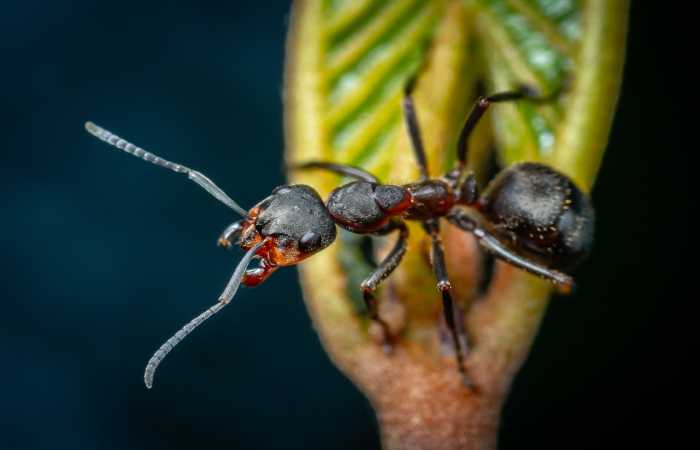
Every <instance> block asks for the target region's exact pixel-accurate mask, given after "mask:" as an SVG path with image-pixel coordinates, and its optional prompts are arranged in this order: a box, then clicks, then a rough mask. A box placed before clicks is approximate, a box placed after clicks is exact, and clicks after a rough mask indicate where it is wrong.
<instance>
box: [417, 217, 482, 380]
mask: <svg viewBox="0 0 700 450" xmlns="http://www.w3.org/2000/svg"><path fill="white" fill-rule="evenodd" d="M423 227H424V228H425V230H426V231H427V232H428V233H429V234H430V238H431V239H432V260H433V271H434V272H435V277H436V278H437V288H438V290H439V291H440V294H442V312H443V314H444V317H445V323H447V327H448V328H449V330H450V334H451V335H452V343H453V345H454V349H455V358H456V360H457V368H458V370H459V373H460V375H461V376H462V381H463V382H464V384H465V385H466V386H467V387H469V388H470V389H473V388H474V384H473V383H472V381H471V380H470V379H469V376H468V375H467V371H466V369H465V368H464V355H465V353H466V352H467V351H468V349H462V344H461V339H460V337H462V336H460V331H459V329H458V327H457V324H456V322H455V304H454V300H453V298H452V284H451V283H450V280H449V278H448V275H447V267H446V265H445V251H444V249H443V248H442V240H441V239H440V223H439V222H438V221H437V220H436V219H430V220H426V221H425V222H423ZM463 337H464V338H465V341H466V336H463Z"/></svg>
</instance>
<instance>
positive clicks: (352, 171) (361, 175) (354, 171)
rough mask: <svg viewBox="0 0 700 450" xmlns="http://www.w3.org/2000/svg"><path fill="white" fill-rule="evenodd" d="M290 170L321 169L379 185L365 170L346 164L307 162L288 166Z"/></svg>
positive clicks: (375, 178)
mask: <svg viewBox="0 0 700 450" xmlns="http://www.w3.org/2000/svg"><path fill="white" fill-rule="evenodd" d="M290 168H291V169H299V170H307V169H321V170H328V171H330V172H335V173H337V174H339V175H345V176H348V177H352V178H356V179H358V180H361V181H369V182H370V183H379V180H378V179H377V177H375V176H374V175H372V174H371V173H369V172H367V171H366V170H363V169H360V168H359V167H355V166H350V165H347V164H337V163H332V162H325V161H309V162H305V163H301V164H294V165H292V166H290Z"/></svg>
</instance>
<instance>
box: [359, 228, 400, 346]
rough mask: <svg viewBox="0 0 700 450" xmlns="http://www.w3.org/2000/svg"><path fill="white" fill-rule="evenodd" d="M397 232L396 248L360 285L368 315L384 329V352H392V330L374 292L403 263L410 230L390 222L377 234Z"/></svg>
mask: <svg viewBox="0 0 700 450" xmlns="http://www.w3.org/2000/svg"><path fill="white" fill-rule="evenodd" d="M395 230H398V231H399V239H398V240H397V241H396V244H395V245H394V248H392V249H391V251H390V252H389V254H388V255H387V256H386V257H385V258H384V260H383V261H382V262H381V263H380V264H379V266H378V267H377V268H376V269H375V270H374V272H372V273H371V274H370V275H369V276H368V277H367V278H366V279H365V280H364V281H363V282H362V284H361V285H360V289H362V297H363V298H364V300H365V306H366V307H367V313H368V314H369V316H370V319H372V320H373V321H374V322H376V323H377V324H379V326H381V328H382V334H383V339H384V350H385V351H386V352H389V351H391V330H390V329H389V325H388V324H387V323H386V322H385V321H384V320H383V319H382V318H381V317H379V308H378V305H377V297H375V295H374V291H375V290H376V289H377V287H378V286H379V284H380V283H381V282H382V281H384V279H385V278H386V277H388V276H389V275H390V274H391V272H393V271H394V269H396V267H397V266H398V265H399V263H400V262H401V259H402V258H403V255H404V254H405V253H406V241H407V239H408V228H407V227H406V224H405V223H404V222H402V221H400V220H393V221H391V222H389V224H388V225H387V226H386V227H384V228H383V229H381V230H380V231H378V232H377V233H376V234H379V235H383V234H387V233H389V232H391V231H395Z"/></svg>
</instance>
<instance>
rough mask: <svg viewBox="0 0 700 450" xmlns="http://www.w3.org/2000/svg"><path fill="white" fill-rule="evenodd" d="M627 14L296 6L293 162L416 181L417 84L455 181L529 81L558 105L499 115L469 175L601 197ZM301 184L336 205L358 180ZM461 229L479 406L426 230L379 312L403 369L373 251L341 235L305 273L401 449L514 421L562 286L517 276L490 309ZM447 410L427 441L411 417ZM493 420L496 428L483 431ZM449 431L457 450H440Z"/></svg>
mask: <svg viewBox="0 0 700 450" xmlns="http://www.w3.org/2000/svg"><path fill="white" fill-rule="evenodd" d="M628 8H629V5H628V1H627V0H468V1H459V0H391V1H390V0H306V1H297V2H295V4H294V9H293V16H292V28H291V30H290V34H289V39H288V53H287V69H286V81H285V108H286V109H285V127H286V141H287V159H288V160H290V161H308V160H328V161H334V162H341V163H349V164H353V165H357V166H361V167H363V168H365V169H367V170H370V171H372V172H373V173H375V174H376V175H377V176H379V178H380V179H381V180H382V181H384V182H391V183H406V182H410V181H414V180H415V179H416V176H417V173H418V171H417V167H416V164H415V160H414V156H413V153H412V151H411V149H410V146H409V142H408V136H407V132H406V129H405V126H404V123H403V117H402V112H401V97H402V90H403V87H404V86H405V84H406V83H407V81H408V80H409V79H410V78H411V77H413V76H416V77H417V84H416V90H415V94H414V99H415V104H416V110H417V114H418V118H419V121H420V125H421V129H422V133H423V140H424V143H425V146H426V151H427V154H428V159H429V166H430V172H431V175H433V176H440V175H442V174H443V173H444V172H445V171H446V170H447V169H449V168H450V167H451V165H452V163H453V161H454V158H455V144H456V140H457V136H458V134H459V131H460V128H461V126H462V125H463V123H464V120H465V118H466V115H467V113H468V111H469V109H470V108H471V104H472V103H473V101H474V98H475V95H476V93H477V92H478V88H479V87H480V86H481V87H483V88H484V89H485V90H486V91H487V92H489V93H493V92H497V91H501V90H507V89H512V88H515V87H518V86H520V85H523V84H526V85H528V86H530V87H533V88H536V89H537V90H539V92H540V93H542V94H543V95H549V96H551V97H552V100H551V101H548V102H538V103H532V102H525V101H522V102H518V103H516V104H499V105H496V106H494V107H493V108H492V110H491V111H490V112H489V114H487V115H486V116H485V118H484V119H483V120H482V123H481V124H480V125H479V127H478V129H477V131H476V133H475V136H473V138H472V142H471V145H470V155H469V158H470V160H469V164H470V166H471V167H472V169H473V170H474V171H475V172H476V173H477V174H482V173H484V172H485V171H484V170H482V169H483V168H484V167H485V163H486V161H487V160H488V156H489V150H490V149H492V148H494V147H495V148H496V150H497V151H498V155H499V159H500V161H501V163H502V164H503V165H504V166H505V165H508V164H511V163H513V162H516V161H522V160H534V161H540V162H543V163H546V164H549V165H551V166H553V167H556V168H558V169H559V170H561V171H563V172H564V173H566V174H568V175H569V176H571V177H572V178H573V179H574V180H575V181H576V183H577V184H579V186H580V187H581V188H582V189H584V190H586V191H588V190H590V188H591V187H592V185H593V182H594V180H595V175H596V173H597V171H598V168H599V166H600V163H601V161H602V156H603V153H604V150H605V146H606V143H607V137H608V133H609V129H610V125H611V122H612V117H613V112H614V108H615V104H616V99H617V95H618V91H619V86H620V80H621V74H622V65H623V60H624V46H625V37H626V24H627V12H628ZM290 177H291V178H292V180H293V181H294V182H300V183H305V184H309V185H312V186H314V187H315V188H316V189H318V190H319V192H321V194H322V195H327V194H328V192H330V190H331V189H333V188H334V187H336V186H338V185H339V184H340V183H342V182H343V180H342V179H340V178H339V177H336V176H332V175H328V174H325V173H320V172H308V173H291V174H290ZM482 181H486V180H483V179H482ZM444 228H445V230H444V232H443V239H444V241H445V246H446V248H447V253H448V270H449V272H450V275H451V279H452V282H453V285H454V287H455V290H456V293H457V295H458V297H459V301H460V303H461V304H462V305H463V306H464V307H465V308H467V309H468V312H467V313H466V314H465V320H466V322H467V325H468V328H469V330H470V335H471V336H472V337H473V338H474V342H475V344H474V347H473V350H472V352H471V353H470V356H469V358H468V361H467V364H468V368H469V372H470V375H471V376H472V377H473V378H474V379H475V380H476V382H477V383H478V385H479V387H480V389H481V391H480V394H479V395H471V396H470V395H465V390H464V388H463V386H461V385H460V384H459V382H458V381H457V380H458V377H457V375H456V370H455V367H454V364H453V362H452V360H451V358H450V357H449V351H450V350H449V348H448V349H447V350H446V349H445V346H444V345H442V343H441V341H440V339H439V337H438V336H439V333H438V329H439V321H440V316H441V305H440V299H439V296H438V294H437V291H436V289H435V279H434V276H433V275H432V271H431V268H430V265H429V262H428V261H427V259H426V257H425V255H426V252H425V245H426V240H425V235H424V233H423V232H422V229H421V228H420V226H415V225H412V226H411V227H410V232H411V239H410V241H409V249H408V252H407V254H406V256H405V258H404V261H403V262H402V264H401V265H400V266H399V268H398V269H397V270H396V271H395V272H394V273H393V274H392V275H391V276H390V277H389V278H388V279H387V281H386V283H385V287H384V289H383V290H382V292H381V308H380V313H381V314H382V315H383V316H384V317H385V318H386V320H388V321H389V322H391V325H392V328H394V329H395V331H396V333H397V335H398V336H399V338H398V341H397V345H396V351H395V353H394V354H393V355H392V356H390V357H388V356H387V355H384V354H383V352H382V351H381V349H380V347H379V346H378V345H377V343H376V340H374V339H373V338H372V336H373V333H372V331H373V330H372V327H370V325H369V323H368V321H367V320H366V319H365V318H363V317H362V316H361V315H359V314H358V313H357V309H358V307H357V298H358V297H357V294H358V293H359V282H360V281H361V278H362V277H363V276H366V275H368V272H369V270H370V269H369V267H368V266H367V264H366V263H365V262H364V261H363V260H362V257H361V255H362V252H361V251H359V250H358V245H359V244H358V241H357V239H353V238H352V237H341V238H340V239H338V242H337V243H336V244H335V245H334V246H332V247H331V248H329V249H327V250H325V251H324V252H322V253H320V254H318V255H315V256H314V257H312V258H310V259H309V260H308V261H307V262H305V263H303V264H302V265H301V266H300V270H301V280H302V284H303V287H304V292H305V297H306V302H307V306H308V309H309V312H310V314H311V315H312V318H313V319H314V325H315V327H316V329H317V330H318V331H319V334H320V336H321V338H322V342H323V344H324V346H325V348H326V349H327V351H328V353H329V355H330V356H331V358H332V359H333V360H334V362H335V363H336V364H337V365H338V366H339V367H340V368H341V369H342V370H343V371H344V372H345V373H346V374H347V375H348V376H349V377H350V378H351V379H352V380H353V381H354V382H355V383H356V384H357V385H358V386H359V387H360V388H361V389H362V390H363V391H364V392H365V393H366V394H367V396H368V397H369V399H370V401H371V402H372V404H373V405H374V406H375V408H376V409H377V412H378V415H379V419H380V425H381V426H382V436H383V440H384V443H385V446H387V447H396V448H399V447H409V446H411V447H415V448H442V447H444V446H445V445H447V446H448V447H449V448H471V447H463V446H461V445H458V443H457V441H459V439H461V437H463V433H466V432H467V431H468V430H469V429H471V428H470V427H473V430H472V431H473V433H477V434H478V433H487V431H488V430H491V431H490V432H491V433H492V434H493V429H495V428H496V426H495V424H497V420H498V409H499V408H498V406H499V405H500V402H501V401H502V400H503V398H504V396H505V394H506V392H507V390H508V386H509V385H510V381H511V379H512V377H513V375H514V373H515V372H516V371H517V369H518V368H519V367H520V365H521V364H522V361H523V360H524V358H525V356H526V355H527V352H528V350H529V347H530V345H531V342H532V339H533V337H534V335H535V333H536V331H537V327H538V325H539V323H540V320H541V318H542V315H543V313H544V311H545V310H546V305H547V299H548V296H549V291H550V289H549V286H548V285H547V284H546V283H543V282H541V281H540V280H538V279H535V278H533V277H531V276H529V275H527V274H524V273H523V272H521V271H518V270H515V269H513V268H510V267H509V266H505V265H498V267H497V270H496V273H495V276H494V279H493V281H492V283H491V286H490V288H489V290H488V292H487V293H486V294H485V295H484V296H483V298H482V299H478V298H477V290H476V284H477V280H478V279H479V277H480V274H481V270H482V268H481V259H480V254H479V252H478V251H477V248H476V244H475V243H474V241H473V239H472V238H471V237H470V236H468V235H465V234H464V233H462V232H458V231H456V230H454V229H452V228H451V227H444ZM391 240H393V239H392V238H388V241H391ZM380 253H381V251H380ZM363 274H364V275H363ZM353 297H354V298H355V300H354V301H353ZM477 300H479V301H477ZM469 305H471V307H469ZM387 380H392V381H391V382H390V383H387ZM416 390H418V391H421V392H422V390H425V392H430V395H428V397H429V399H428V397H425V396H423V397H421V396H418V397H415V396H414V397H412V395H413V394H412V393H414V394H415V392H417V391H416ZM431 402H438V403H439V405H442V406H440V407H441V408H446V410H451V411H452V412H453V414H452V415H451V416H450V417H449V418H446V419H445V420H444V423H441V424H434V427H435V428H434V430H433V431H434V433H427V434H426V433H423V434H420V433H418V431H417V430H418V427H417V426H415V425H411V423H408V422H407V421H408V418H411V420H415V421H418V422H420V421H421V420H424V421H427V422H431V420H432V419H431V417H433V416H434V414H433V416H429V415H424V413H423V412H421V411H423V410H426V411H427V410H431V409H430V408H429V407H427V406H430V405H427V406H426V403H431ZM477 404H478V405H477ZM435 407H437V406H435ZM432 411H433V412H434V411H435V409H434V408H433V409H432ZM494 411H495V413H494ZM425 414H428V413H425ZM485 414H488V417H485V416H484V415H485ZM387 417H392V418H393V419H392V420H389V419H386V418H387ZM397 417H406V419H405V420H400V419H397ZM489 421H490V422H489ZM418 422H416V423H418ZM427 422H425V423H427ZM491 422H493V423H494V426H493V429H492V428H490V427H489V426H485V425H484V424H485V423H486V424H487V425H488V423H491ZM421 423H423V422H421ZM477 425H478V426H477ZM445 427H447V428H449V429H447V428H445ZM479 427H480V428H479ZM479 430H482V431H479ZM483 430H486V431H483ZM433 434H434V435H435V436H442V437H441V438H440V439H442V440H441V441H439V442H442V444H439V445H438V444H437V442H438V441H437V438H435V439H436V441H434V442H433V441H430V439H431V436H432V435H433ZM450 434H451V437H446V436H447V435H450ZM483 439H488V437H483ZM460 442H461V441H460ZM414 444H415V445H414Z"/></svg>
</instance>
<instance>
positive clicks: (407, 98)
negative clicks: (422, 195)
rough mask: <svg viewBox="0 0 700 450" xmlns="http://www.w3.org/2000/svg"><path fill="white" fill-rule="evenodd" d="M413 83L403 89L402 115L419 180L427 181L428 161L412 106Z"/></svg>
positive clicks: (410, 82) (412, 80)
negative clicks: (414, 157) (418, 172)
mask: <svg viewBox="0 0 700 450" xmlns="http://www.w3.org/2000/svg"><path fill="white" fill-rule="evenodd" d="M415 81H416V80H415V78H413V79H411V80H410V81H409V82H408V84H407V85H406V87H405V88H404V97H403V115H404V119H405V120H406V127H407V128H408V135H409V136H410V137H411V147H413V153H414V154H415V155H416V161H417V162H418V168H419V169H420V176H421V179H422V180H427V179H428V159H427V158H426V156H425V149H424V148H423V140H422V138H421V134H420V127H419V126H418V117H417V116H416V110H415V108H414V106H413V98H412V97H411V92H413V87H414V85H415Z"/></svg>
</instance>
